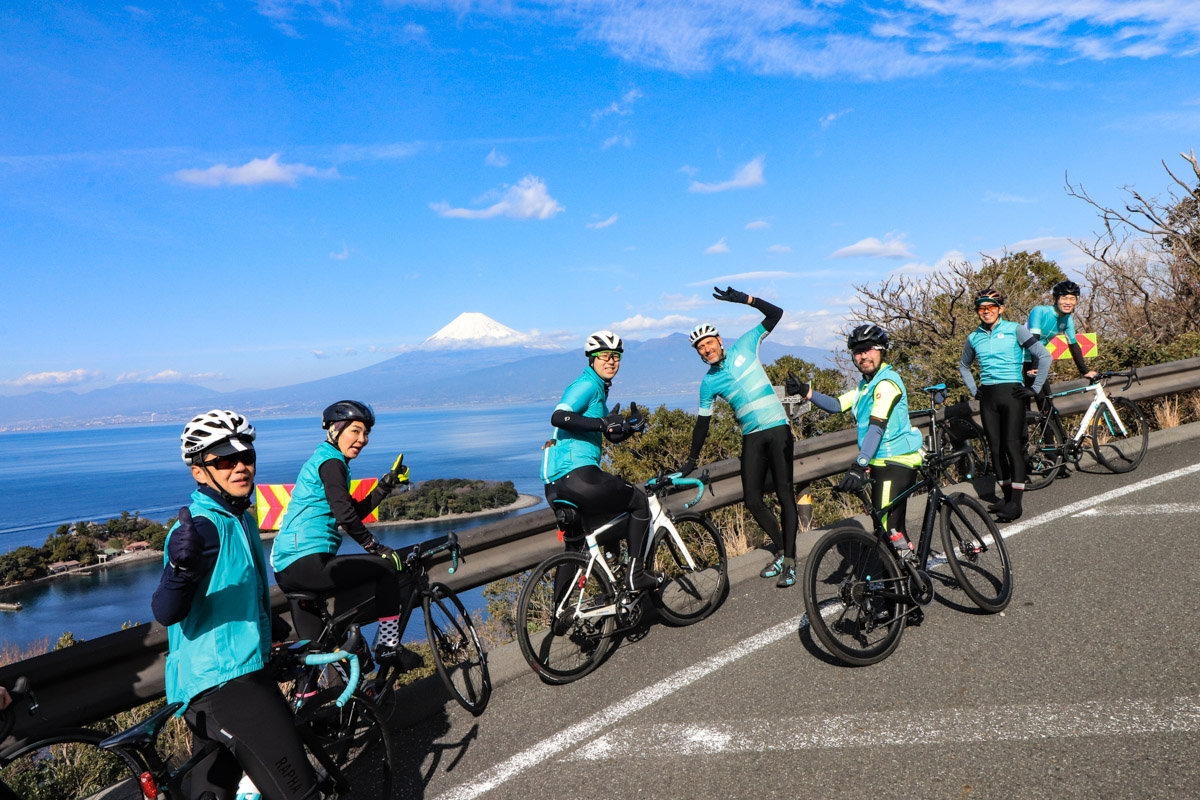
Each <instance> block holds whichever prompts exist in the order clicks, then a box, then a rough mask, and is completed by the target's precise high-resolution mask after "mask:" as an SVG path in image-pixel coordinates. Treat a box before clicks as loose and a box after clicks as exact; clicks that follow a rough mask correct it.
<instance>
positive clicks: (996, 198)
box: [983, 189, 1038, 203]
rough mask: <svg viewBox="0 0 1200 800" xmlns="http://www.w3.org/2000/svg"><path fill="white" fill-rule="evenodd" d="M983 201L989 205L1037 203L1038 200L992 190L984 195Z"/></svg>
mask: <svg viewBox="0 0 1200 800" xmlns="http://www.w3.org/2000/svg"><path fill="white" fill-rule="evenodd" d="M983 200H984V202H987V203H1036V202H1038V201H1037V200H1036V199H1034V198H1032V197H1021V196H1020V195H1015V194H1008V193H1007V192H993V191H992V190H991V189H989V190H988V191H986V192H984V193H983Z"/></svg>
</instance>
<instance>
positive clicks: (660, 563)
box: [650, 514, 728, 625]
mask: <svg viewBox="0 0 1200 800" xmlns="http://www.w3.org/2000/svg"><path fill="white" fill-rule="evenodd" d="M674 525H675V530H676V531H677V532H678V533H679V540H680V542H682V544H683V547H682V548H680V546H679V542H676V541H675V538H674V537H672V536H671V533H670V531H668V530H667V528H666V527H661V528H659V529H658V530H657V531H655V532H654V544H653V546H652V549H651V551H650V552H651V553H653V556H652V560H651V564H652V565H653V569H654V570H655V571H656V572H658V573H661V574H662V576H663V577H664V578H665V582H664V583H663V585H662V586H660V587H659V589H658V591H657V592H655V593H654V596H653V597H654V603H655V605H657V606H658V611H659V613H660V614H661V615H662V617H663V619H665V620H666V621H667V622H670V623H671V624H673V625H691V624H692V623H693V622H699V621H700V620H702V619H704V618H705V617H707V616H708V615H709V614H711V613H712V612H713V611H715V610H716V609H717V606H719V605H720V604H721V601H722V600H723V599H724V596H725V588H726V585H727V584H726V577H727V575H728V564H727V563H726V560H725V542H724V541H722V539H721V534H720V532H719V531H718V530H717V528H716V526H714V525H713V524H712V523H711V522H709V521H708V518H707V517H703V516H701V515H699V514H695V515H692V514H687V515H681V516H679V517H678V518H676V519H675V520H674Z"/></svg>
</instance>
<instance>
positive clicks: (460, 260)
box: [0, 0, 1200, 394]
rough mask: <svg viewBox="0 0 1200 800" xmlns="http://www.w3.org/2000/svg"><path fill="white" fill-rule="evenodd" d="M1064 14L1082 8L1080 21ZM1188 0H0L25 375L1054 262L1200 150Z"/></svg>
mask: <svg viewBox="0 0 1200 800" xmlns="http://www.w3.org/2000/svg"><path fill="white" fill-rule="evenodd" d="M1058 7H1062V8H1064V9H1068V10H1055V9H1056V8H1058ZM1198 66H1200V4H1196V3H1195V2H1192V1H1191V0H1156V2H1129V1H1118V0H1073V2H1071V3H1035V2H1031V0H971V1H968V0H896V1H894V2H886V1H883V0H873V2H867V3H850V2H835V1H826V2H820V1H817V2H812V1H809V2H801V1H800V0H752V1H751V0H748V1H747V2H734V1H732V0H731V1H729V2H717V0H707V1H705V2H691V3H683V2H674V1H673V0H659V1H658V2H655V1H654V0H609V1H605V0H574V1H573V2H554V0H541V1H540V2H529V1H528V0H504V1H503V2H501V1H495V2H494V1H493V0H477V1H475V2H472V0H446V1H441V0H418V1H417V2H404V1H403V0H390V1H389V2H348V1H343V2H322V0H308V1H307V2H288V1H287V0H261V1H260V2H257V3H255V2H238V1H237V0H227V2H224V3H215V2H213V3H206V2H200V3H163V4H153V3H137V4H130V5H124V6H122V5H120V4H108V3H103V4H101V3H74V2H61V3H54V4H48V3H47V4H43V3H22V4H17V5H16V7H12V6H9V7H8V8H7V9H6V10H0V108H3V109H4V113H3V114H2V115H0V268H2V270H3V274H4V276H5V284H6V286H5V289H6V292H5V300H4V302H3V304H2V306H0V308H2V309H3V313H2V314H0V393H5V394H13V393H21V392H27V391H31V390H34V389H46V388H50V389H54V388H72V389H75V390H77V391H86V390H89V389H93V388H98V387H102V386H106V385H111V384H113V383H115V382H118V381H120V382H143V381H181V380H184V381H190V382H195V383H200V384H203V385H205V386H209V387H211V388H215V389H220V390H232V389H238V388H243V387H252V386H253V387H270V386H276V385H282V384H288V383H293V382H297V381H300V380H306V379H310V378H315V377H322V376H326V375H333V374H337V373H341V372H346V371H349V370H351V369H357V368H359V367H363V366H366V365H368V364H371V363H374V362H376V361H379V360H382V359H384V358H388V357H391V356H392V355H394V354H395V353H396V352H399V351H401V350H403V349H404V348H406V347H412V346H414V345H417V344H419V343H420V342H421V341H422V340H423V339H425V338H426V337H427V336H429V335H431V334H432V333H434V332H435V331H436V330H438V329H439V328H440V327H442V326H443V325H445V324H446V323H448V322H449V321H450V320H452V319H453V318H454V317H456V316H457V315H458V314H459V313H460V312H463V311H478V312H482V313H484V314H487V315H488V316H490V317H492V318H494V319H496V320H497V321H499V322H501V323H503V324H505V325H508V326H510V327H512V328H515V329H517V330H519V331H522V332H524V333H528V334H530V335H531V336H533V337H536V338H541V339H545V340H548V341H559V342H564V343H567V344H570V345H572V346H574V345H576V344H579V343H581V342H582V340H583V338H584V337H585V336H586V334H587V333H588V332H590V331H591V330H593V329H596V328H602V327H609V328H613V329H614V330H617V331H618V332H619V333H621V334H622V335H625V336H627V337H632V338H648V337H653V336H660V335H663V334H666V333H670V332H672V331H676V330H678V331H683V330H687V329H689V328H690V327H691V326H692V325H694V324H695V323H696V322H697V321H700V320H709V321H713V322H716V323H717V324H718V325H722V326H724V327H725V329H727V330H729V331H730V332H740V331H741V330H744V329H745V328H746V327H747V326H748V324H749V323H750V322H751V318H750V317H747V316H745V315H739V313H738V312H739V310H744V309H738V308H737V307H733V306H728V305H724V304H719V303H716V302H715V301H712V300H711V298H710V291H711V288H710V287H711V286H712V285H713V284H714V283H720V284H721V285H722V286H724V285H725V284H726V283H731V284H733V285H734V286H735V287H737V288H741V289H744V290H746V291H748V292H750V293H752V294H756V295H762V296H764V297H767V298H770V299H772V300H773V301H774V302H776V303H777V304H779V305H781V306H782V307H783V308H784V309H785V311H786V315H785V317H784V322H783V323H782V324H781V326H780V328H779V329H777V331H776V333H775V334H774V335H773V336H774V337H775V338H777V339H778V340H780V341H782V342H785V343H790V344H806V345H810V346H817V347H825V346H832V345H833V344H834V342H835V341H836V339H837V336H836V334H837V332H838V331H839V330H840V328H841V327H842V324H843V323H842V317H843V315H844V314H845V313H846V311H847V309H848V308H849V307H850V304H851V303H852V302H853V300H854V290H853V286H854V284H856V283H863V282H866V281H875V280H879V279H881V278H883V277H884V276H886V275H888V274H890V273H892V272H894V271H896V270H906V271H908V272H913V273H920V272H924V271H929V270H934V269H937V268H938V267H939V265H944V263H945V262H946V261H947V260H948V259H953V258H969V259H971V260H973V261H978V259H979V255H980V253H993V254H995V253H999V252H1002V251H1003V250H1004V249H1005V248H1008V249H1010V250H1015V249H1024V248H1030V249H1034V248H1040V249H1042V250H1043V251H1044V252H1046V253H1047V254H1048V255H1050V256H1051V257H1054V258H1057V259H1058V260H1059V262H1060V264H1062V265H1063V266H1065V267H1067V268H1068V269H1069V270H1081V269H1083V268H1084V267H1085V266H1086V264H1085V262H1083V261H1082V260H1081V258H1080V256H1079V255H1078V253H1077V251H1075V250H1074V249H1073V248H1072V247H1071V246H1070V244H1069V241H1068V240H1069V239H1086V238H1088V237H1089V236H1090V235H1091V233H1092V232H1093V231H1094V230H1095V229H1096V227H1097V220H1096V217H1095V215H1094V213H1093V212H1092V211H1091V210H1090V209H1089V208H1088V207H1087V206H1085V205H1084V204H1083V203H1081V202H1080V201H1078V200H1073V199H1071V198H1068V197H1067V196H1066V195H1065V193H1064V191H1063V186H1064V175H1066V174H1068V173H1069V176H1070V178H1071V180H1072V181H1073V182H1076V181H1078V182H1082V183H1083V184H1084V186H1085V187H1086V188H1087V189H1088V190H1089V192H1091V193H1092V194H1093V196H1095V197H1096V198H1097V199H1099V200H1101V201H1106V202H1109V203H1119V202H1120V201H1121V199H1122V197H1123V195H1122V193H1121V191H1120V187H1122V186H1124V185H1132V186H1136V187H1137V188H1138V189H1140V190H1142V191H1144V192H1146V193H1148V194H1151V195H1154V194H1159V193H1161V192H1164V191H1166V190H1167V189H1168V188H1169V187H1168V181H1167V176H1166V174H1165V173H1164V171H1163V169H1162V165H1161V163H1160V161H1161V160H1164V159H1165V160H1166V161H1167V162H1168V164H1170V165H1171V166H1172V167H1176V166H1178V165H1179V164H1180V161H1179V158H1178V155H1177V153H1179V152H1180V151H1181V150H1182V151H1187V150H1190V149H1192V148H1195V147H1196V146H1197V143H1198V142H1197V139H1198V138H1200V83H1198V82H1197V81H1196V77H1197V75H1198V74H1200V70H1198Z"/></svg>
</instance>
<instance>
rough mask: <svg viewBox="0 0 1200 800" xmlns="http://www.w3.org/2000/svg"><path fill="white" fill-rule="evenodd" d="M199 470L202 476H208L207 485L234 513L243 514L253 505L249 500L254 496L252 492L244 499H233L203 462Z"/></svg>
mask: <svg viewBox="0 0 1200 800" xmlns="http://www.w3.org/2000/svg"><path fill="white" fill-rule="evenodd" d="M200 469H202V470H204V474H205V475H207V476H208V485H209V486H210V487H212V488H213V489H215V490H216V492H217V494H219V495H220V496H221V499H222V500H224V501H225V503H226V504H227V505H228V506H229V507H230V508H232V509H233V510H234V511H236V512H237V513H239V514H245V513H246V511H247V509H249V508H250V506H251V505H253V501H252V500H251V499H250V498H251V497H252V496H253V494H254V493H253V492H251V493H250V494H247V495H246V496H245V497H234V496H233V495H231V494H230V493H229V492H227V491H225V487H224V486H222V485H221V484H220V483H219V482H218V481H217V479H216V478H215V477H214V476H213V474H212V472H211V471H210V470H209V468H208V467H207V466H205V464H204V462H203V461H202V462H201V463H200Z"/></svg>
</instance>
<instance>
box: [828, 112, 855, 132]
mask: <svg viewBox="0 0 1200 800" xmlns="http://www.w3.org/2000/svg"><path fill="white" fill-rule="evenodd" d="M853 110H854V109H852V108H847V109H843V110H842V111H832V112H830V113H828V114H826V115H825V116H823V117H821V120H820V122H821V127H822V128H828V127H829V126H830V125H832V124H833V123H834V121H836V120H837V119H838V117H844V116H846V115H847V114H849V113H850V112H851V111H853Z"/></svg>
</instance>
